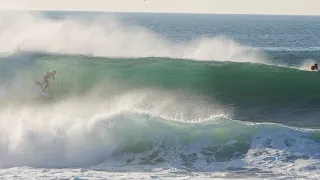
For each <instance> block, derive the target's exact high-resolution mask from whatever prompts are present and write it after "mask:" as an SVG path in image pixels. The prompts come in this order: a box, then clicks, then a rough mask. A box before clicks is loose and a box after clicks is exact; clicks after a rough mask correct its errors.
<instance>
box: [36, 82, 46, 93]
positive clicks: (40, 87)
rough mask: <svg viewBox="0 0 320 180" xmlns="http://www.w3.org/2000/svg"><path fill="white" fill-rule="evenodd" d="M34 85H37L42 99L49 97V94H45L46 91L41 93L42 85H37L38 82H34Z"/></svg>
mask: <svg viewBox="0 0 320 180" xmlns="http://www.w3.org/2000/svg"><path fill="white" fill-rule="evenodd" d="M36 85H38V87H39V89H40V90H41V91H40V95H41V96H43V97H49V93H48V92H46V91H43V89H42V84H41V83H39V82H38V81H36Z"/></svg>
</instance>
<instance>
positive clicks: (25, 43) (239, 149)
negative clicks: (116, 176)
mask: <svg viewBox="0 0 320 180" xmlns="http://www.w3.org/2000/svg"><path fill="white" fill-rule="evenodd" d="M9 15H10V16H9ZM8 17H10V18H8ZM0 39H1V41H0V47H1V48H0V54H1V57H0V102H1V104H0V168H1V169H4V168H13V167H23V166H31V167H33V168H36V169H38V168H71V169H72V168H79V167H81V168H90V169H94V170H110V171H114V170H121V171H122V170H125V171H130V170H132V171H134V172H135V171H142V170H147V171H153V170H154V169H155V168H160V169H171V170H172V169H180V170H186V171H189V172H190V171H191V172H195V171H197V172H200V171H201V172H213V171H218V172H239V173H243V172H244V173H246V174H247V175H250V174H254V173H257V174H268V175H270V176H271V177H272V176H275V175H280V176H281V175H285V176H286V177H302V178H304V177H308V178H314V179H318V178H319V174H320V172H319V169H320V163H319V159H320V154H319V152H320V132H319V127H320V124H319V122H318V121H317V120H318V118H319V113H318V107H319V105H320V103H319V102H320V101H319V100H320V94H319V92H320V84H319V83H318V82H319V81H318V72H311V71H310V70H309V67H310V65H311V64H313V63H314V62H316V60H314V59H317V57H318V53H319V52H318V49H317V47H316V46H313V47H316V48H313V49H312V48H311V51H312V55H310V56H306V55H305V54H308V52H310V48H308V47H304V48H296V49H295V48H294V47H293V48H291V47H290V48H289V49H283V48H281V47H280V48H279V47H278V48H276V47H275V48H274V49H273V48H268V47H266V48H263V47H261V48H260V49H259V48H252V47H247V46H245V45H242V44H241V43H238V42H236V41H235V40H233V39H232V38H227V37H223V36H210V37H201V38H196V39H193V40H191V41H188V42H183V43H177V42H175V41H170V40H168V39H166V38H165V37H162V36H161V35H159V34H156V33H154V32H152V31H150V30H148V29H145V28H143V27H140V26H135V25H132V26H129V25H128V26H124V25H123V24H122V23H120V22H119V21H118V20H117V19H116V18H107V19H106V18H103V19H93V20H92V19H90V20H85V21H83V19H81V18H80V19H77V18H76V19H72V18H71V19H69V18H62V19H60V18H57V17H56V18H48V17H46V16H41V15H39V14H26V13H22V14H15V15H14V16H11V14H10V13H9V14H6V13H4V14H1V16H0ZM288 54H289V55H288ZM290 54H291V55H294V56H293V57H294V58H293V61H290V62H288V61H287V60H288V59H290ZM274 59H276V61H274ZM53 69H55V70H56V71H57V76H56V78H55V80H51V81H50V86H49V93H50V98H44V97H42V96H41V95H40V88H39V87H38V86H37V85H36V84H35V81H39V82H42V81H43V75H44V74H45V73H46V72H48V71H52V70H53Z"/></svg>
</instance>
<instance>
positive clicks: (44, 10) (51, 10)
mask: <svg viewBox="0 0 320 180" xmlns="http://www.w3.org/2000/svg"><path fill="white" fill-rule="evenodd" d="M3 11H12V12H14V11H38V12H97V13H140V14H194V15H250V16H254V15H258V16H316V17H318V16H320V14H268V13H265V14H257V13H208V12H203V13H201V12H160V11H159V12H151V11H150V12H148V11H103V10H53V9H0V12H3Z"/></svg>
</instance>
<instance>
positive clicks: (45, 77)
mask: <svg viewBox="0 0 320 180" xmlns="http://www.w3.org/2000/svg"><path fill="white" fill-rule="evenodd" d="M55 75H56V70H53V71H52V72H47V74H46V75H45V76H44V77H43V79H44V82H43V83H41V85H43V84H46V86H45V87H44V88H43V91H45V90H46V88H47V87H48V86H49V78H51V77H52V78H53V79H54V77H55Z"/></svg>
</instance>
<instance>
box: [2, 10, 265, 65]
mask: <svg viewBox="0 0 320 180" xmlns="http://www.w3.org/2000/svg"><path fill="white" fill-rule="evenodd" d="M0 51H1V53H14V52H16V51H31V52H48V53H57V54H74V55H79V54H82V55H92V56H103V57H170V58H182V59H194V60H216V61H235V62H264V61H265V59H264V57H263V56H262V55H261V54H260V53H259V51H258V50H254V49H250V50H249V49H248V48H246V47H245V46H244V45H241V44H239V43H237V42H235V41H233V40H232V39H229V38H227V37H223V36H217V37H214V38H209V37H203V38H198V39H194V40H192V41H190V42H188V43H187V44H178V43H173V42H171V41H169V40H168V39H166V38H164V37H161V36H159V35H157V34H156V33H154V32H152V31H150V30H148V29H146V28H143V27H140V26H136V25H126V26H125V25H124V24H123V23H122V22H121V19H119V18H116V16H110V17H104V18H102V17H96V18H93V19H90V20H87V21H86V20H79V19H72V18H63V19H53V18H48V17H46V16H44V15H42V14H40V13H18V14H14V13H3V12H2V13H1V14H0Z"/></svg>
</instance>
